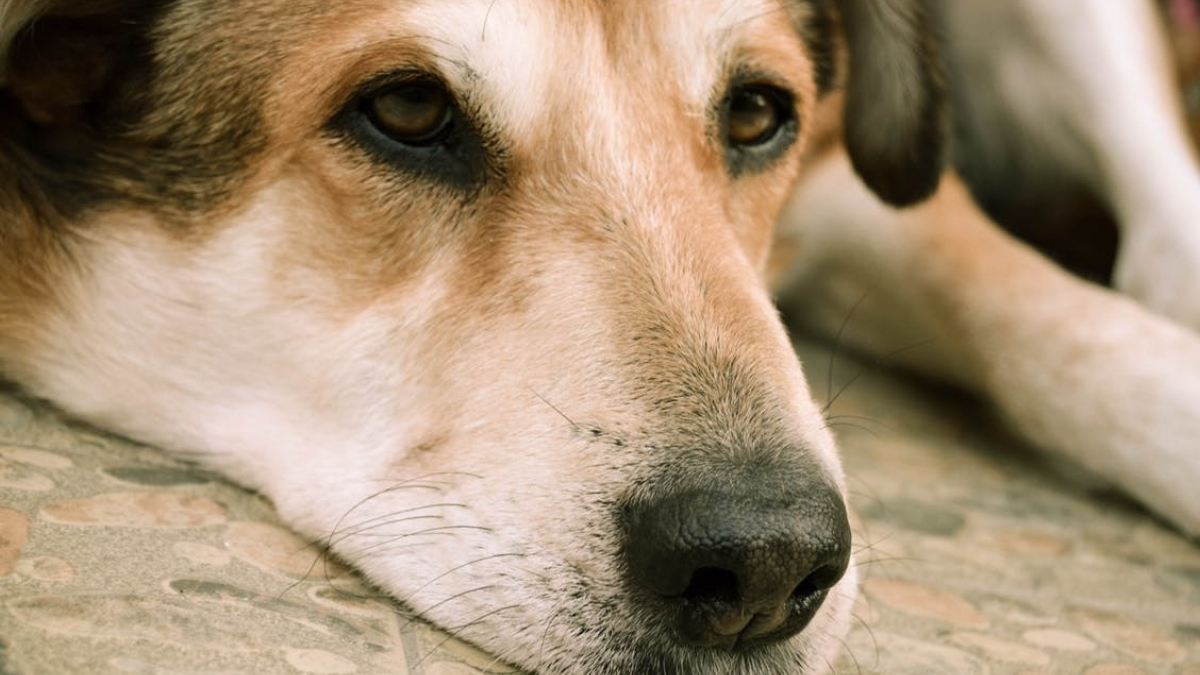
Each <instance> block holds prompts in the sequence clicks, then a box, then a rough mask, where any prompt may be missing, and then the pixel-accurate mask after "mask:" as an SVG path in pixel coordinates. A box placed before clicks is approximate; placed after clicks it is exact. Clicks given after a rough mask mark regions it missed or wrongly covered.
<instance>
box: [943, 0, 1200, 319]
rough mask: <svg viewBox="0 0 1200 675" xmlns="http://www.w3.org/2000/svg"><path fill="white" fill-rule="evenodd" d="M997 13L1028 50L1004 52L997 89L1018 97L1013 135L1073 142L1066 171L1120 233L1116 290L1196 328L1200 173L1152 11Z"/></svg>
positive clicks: (1126, 7) (1132, 2)
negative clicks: (1103, 207)
mask: <svg viewBox="0 0 1200 675" xmlns="http://www.w3.org/2000/svg"><path fill="white" fill-rule="evenodd" d="M1002 1H1003V2H1009V0H1002ZM953 4H954V5H955V7H956V8H957V9H958V11H961V10H963V9H964V8H965V5H964V4H962V3H953ZM1004 11H1006V12H1013V13H1019V14H1021V15H1022V20H1021V23H1022V24H1023V25H1024V33H1023V34H1024V35H1025V38H1026V39H1028V40H1030V41H1031V42H1030V43H1029V44H1026V45H1016V46H1014V47H1013V49H1012V50H1010V51H1008V52H1006V58H1008V60H1009V62H1012V63H1013V65H1012V67H1011V68H1009V69H1003V68H1002V69H1001V70H1000V73H999V74H1000V76H1001V81H1002V84H1001V85H1000V86H1001V87H1008V89H1010V90H1011V92H1010V96H1016V97H1020V99H1019V100H1016V99H1013V100H1016V103H1014V107H1015V110H1016V111H1017V113H1018V114H1019V115H1020V116H1022V118H1023V121H1022V126H1023V128H1026V129H1030V130H1034V131H1035V132H1036V131H1037V130H1040V132H1039V133H1041V134H1042V136H1043V137H1041V138H1035V139H1031V140H1032V141H1033V142H1035V143H1040V144H1044V145H1048V146H1057V145H1062V144H1063V143H1068V145H1069V144H1070V142H1068V141H1064V140H1063V139H1064V138H1066V139H1074V147H1076V148H1078V149H1079V151H1080V153H1079V154H1078V156H1077V157H1075V159H1074V163H1075V164H1076V166H1075V167H1074V169H1075V170H1077V171H1079V172H1081V173H1082V174H1086V175H1089V178H1090V182H1091V183H1092V185H1091V187H1092V189H1093V190H1094V191H1095V193H1096V194H1097V195H1098V196H1100V197H1101V198H1102V199H1106V200H1108V201H1109V204H1110V206H1111V208H1112V209H1113V211H1114V215H1115V216H1116V218H1117V222H1118V224H1119V226H1120V230H1121V245H1120V250H1119V252H1118V258H1117V264H1116V269H1115V271H1114V278H1113V280H1114V285H1115V286H1116V288H1118V289H1119V290H1121V291H1122V292H1125V293H1127V294H1129V295H1131V296H1132V297H1135V298H1137V299H1138V300H1140V301H1142V302H1143V303H1144V304H1145V305H1146V306H1148V307H1150V308H1151V309H1154V310H1155V311H1158V312H1160V313H1162V314H1163V315H1165V316H1169V317H1171V318H1174V319H1176V320H1177V321H1179V322H1181V323H1183V324H1185V325H1187V326H1190V327H1191V328H1193V329H1200V168H1198V165H1197V161H1196V157H1195V155H1194V153H1193V150H1192V148H1193V145H1192V143H1191V139H1190V137H1189V134H1188V130H1187V127H1186V125H1185V118H1184V116H1183V104H1182V101H1181V98H1180V93H1179V91H1178V87H1177V86H1176V80H1175V78H1174V77H1173V72H1172V65H1171V59H1170V57H1169V54H1168V50H1167V37H1166V34H1165V33H1164V31H1163V26H1162V24H1161V21H1160V19H1159V17H1158V15H1157V13H1156V12H1157V10H1156V9H1155V7H1154V3H1153V2H1151V1H1150V0H1104V2H1095V1H1093V0H1055V1H1054V2H1046V1H1045V0H1015V2H1013V3H1012V5H1010V8H1009V9H1007V10H1004ZM1018 50H1020V51H1018ZM1027 55H1036V56H1030V57H1029V58H1031V59H1032V60H1033V62H1032V63H1025V62H1023V61H1022V59H1025V58H1026V56H1027ZM1035 135H1036V134H1035Z"/></svg>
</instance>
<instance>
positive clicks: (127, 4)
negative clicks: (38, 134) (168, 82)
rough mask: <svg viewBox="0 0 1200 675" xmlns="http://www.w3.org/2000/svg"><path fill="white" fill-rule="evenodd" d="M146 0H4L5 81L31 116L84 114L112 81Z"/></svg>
mask: <svg viewBox="0 0 1200 675" xmlns="http://www.w3.org/2000/svg"><path fill="white" fill-rule="evenodd" d="M149 4H150V3H149V2H148V1H147V0H8V1H7V2H0V88H2V89H3V90H4V92H5V93H7V94H8V95H9V96H11V100H15V102H16V103H17V104H18V105H19V106H20V109H21V111H22V112H23V116H24V117H25V118H26V119H27V120H28V121H30V122H33V123H34V124H38V125H44V126H60V125H64V124H71V123H73V122H76V121H78V120H79V119H80V118H81V116H82V110H83V108H84V106H85V105H87V104H88V103H89V102H91V101H92V100H93V99H94V97H95V96H96V95H97V94H98V93H99V92H100V91H101V90H102V89H103V88H104V87H105V86H106V85H107V84H108V83H109V81H110V79H111V77H112V75H113V73H114V70H115V67H116V63H117V61H118V59H119V58H120V57H121V55H122V54H127V53H128V51H129V50H128V47H129V44H128V40H129V38H130V36H131V35H133V34H134V33H135V32H136V30H137V25H136V24H137V22H136V20H134V19H133V17H135V16H136V15H137V14H138V12H140V11H142V10H144V9H145V8H146V7H147V6H148V5H149Z"/></svg>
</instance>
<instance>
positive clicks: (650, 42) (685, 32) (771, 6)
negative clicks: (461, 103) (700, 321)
mask: <svg viewBox="0 0 1200 675" xmlns="http://www.w3.org/2000/svg"><path fill="white" fill-rule="evenodd" d="M801 4H802V3H791V4H786V5H785V4H784V0H691V1H689V2H665V3H664V2H645V1H644V0H457V1H453V2H447V1H446V0H438V1H436V2H416V3H413V2H403V3H387V4H385V5H382V6H381V7H380V9H379V13H378V14H377V15H376V16H375V17H374V18H373V20H372V21H371V22H370V23H369V24H368V25H364V28H363V30H364V33H365V34H363V35H359V36H358V38H359V42H358V44H359V46H360V47H359V48H360V49H362V50H363V51H365V52H370V51H371V46H370V44H371V42H372V41H374V42H375V43H376V44H378V45H383V46H384V48H385V49H386V48H389V47H390V46H391V45H396V44H397V43H399V42H404V41H407V42H409V43H410V45H412V46H416V47H418V48H420V49H423V50H427V51H428V52H429V56H430V58H431V59H432V60H433V61H435V62H436V63H438V64H439V69H440V70H442V71H443V74H444V75H445V76H446V77H447V79H448V80H450V83H451V84H452V85H454V86H455V87H458V88H463V89H471V90H473V91H474V92H475V93H477V94H479V95H480V96H481V97H484V98H486V99H488V100H489V103H491V104H493V105H491V106H489V107H490V108H491V112H493V113H496V114H500V115H503V116H505V117H507V119H506V120H505V121H506V122H507V124H506V125H505V126H507V127H509V128H515V129H522V130H527V131H528V130H531V126H532V125H536V124H538V123H539V116H540V115H541V113H542V112H544V110H545V109H546V105H545V104H546V102H548V101H554V100H559V101H561V100H562V99H564V98H569V97H572V96H575V97H578V96H579V94H580V92H589V93H588V94H586V96H585V98H587V99H588V102H589V103H592V102H595V101H599V100H603V99H605V94H606V93H607V94H609V96H608V98H609V99H611V98H612V96H613V95H617V96H619V95H620V93H621V92H622V91H625V90H629V89H631V88H635V87H642V88H648V87H653V88H654V89H655V90H657V91H658V92H660V93H661V94H663V95H665V96H667V97H671V98H675V99H677V100H680V101H682V102H683V103H684V104H685V105H690V106H704V105H708V104H709V103H710V102H711V98H712V97H713V95H714V93H717V90H718V89H719V87H720V85H721V84H722V82H723V81H724V80H725V79H727V78H728V77H729V76H730V75H731V73H732V71H733V70H734V69H736V68H738V67H739V66H741V65H742V64H741V63H739V59H740V58H741V57H742V56H743V55H744V54H753V53H756V52H761V53H763V54H765V55H766V56H764V57H763V58H761V59H760V60H761V61H763V62H770V63H771V64H772V65H773V66H776V67H778V68H779V69H787V68H789V67H794V66H795V65H796V63H797V62H798V60H799V59H800V58H801V57H802V56H803V49H802V46H801V43H800V38H799V33H798V31H797V30H795V25H796V23H795V19H796V15H797V13H798V12H799V11H800V10H799V9H798V6H799V5H801ZM781 52H790V53H781ZM343 56H344V55H343ZM377 57H378V55H377ZM378 60H382V59H378ZM577 102H579V101H577Z"/></svg>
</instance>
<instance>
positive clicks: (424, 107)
mask: <svg viewBox="0 0 1200 675" xmlns="http://www.w3.org/2000/svg"><path fill="white" fill-rule="evenodd" d="M364 105H365V108H366V113H367V116H368V117H369V118H370V119H371V122H372V123H373V124H374V125H375V126H376V127H377V128H378V129H379V130H380V131H382V132H383V133H384V134H386V135H387V136H388V137H390V138H391V139H393V140H395V141H397V142H399V143H404V144H406V145H429V144H432V143H435V142H437V141H438V140H439V139H440V138H441V137H442V136H443V135H444V133H445V132H446V131H447V129H448V128H449V126H450V118H451V111H452V109H453V107H452V105H451V103H450V94H449V93H447V92H446V90H445V89H444V88H442V87H441V86H440V85H438V84H436V83H433V82H410V83H405V84H400V85H397V86H394V87H390V88H388V89H386V90H384V91H382V92H380V93H378V94H375V95H373V96H371V97H369V98H367V99H366V100H365V102H364Z"/></svg>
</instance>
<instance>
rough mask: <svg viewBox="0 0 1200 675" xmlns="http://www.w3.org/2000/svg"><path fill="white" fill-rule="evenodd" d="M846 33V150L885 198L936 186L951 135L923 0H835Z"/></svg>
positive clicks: (911, 196)
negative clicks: (948, 137)
mask: <svg viewBox="0 0 1200 675" xmlns="http://www.w3.org/2000/svg"><path fill="white" fill-rule="evenodd" d="M836 2H837V7H838V10H839V12H840V13H841V15H842V23H843V27H844V31H845V35H846V42H847V50H848V56H849V62H850V64H849V65H850V72H849V75H848V79H847V82H846V111H845V137H846V140H845V142H846V149H847V150H848V151H849V153H850V159H851V161H852V162H853V164H854V169H855V171H857V172H858V175H859V176H860V177H861V178H862V179H863V181H864V182H865V183H866V184H867V186H868V187H869V188H871V190H872V191H873V192H875V194H876V195H878V196H879V197H880V199H882V200H883V201H885V202H887V203H889V204H891V205H893V206H907V205H910V204H913V203H916V202H918V201H920V200H922V199H924V198H926V197H928V196H929V195H930V194H932V193H933V191H934V190H936V189H937V186H938V182H939V181H940V179H941V174H942V169H943V165H944V162H945V152H946V137H947V124H948V114H947V104H946V93H945V77H944V74H943V67H942V61H941V57H940V54H939V48H938V47H939V39H938V29H937V27H936V26H935V25H934V22H933V20H932V18H931V17H930V15H929V12H928V10H927V9H926V7H925V3H924V2H923V1H922V0H836Z"/></svg>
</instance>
